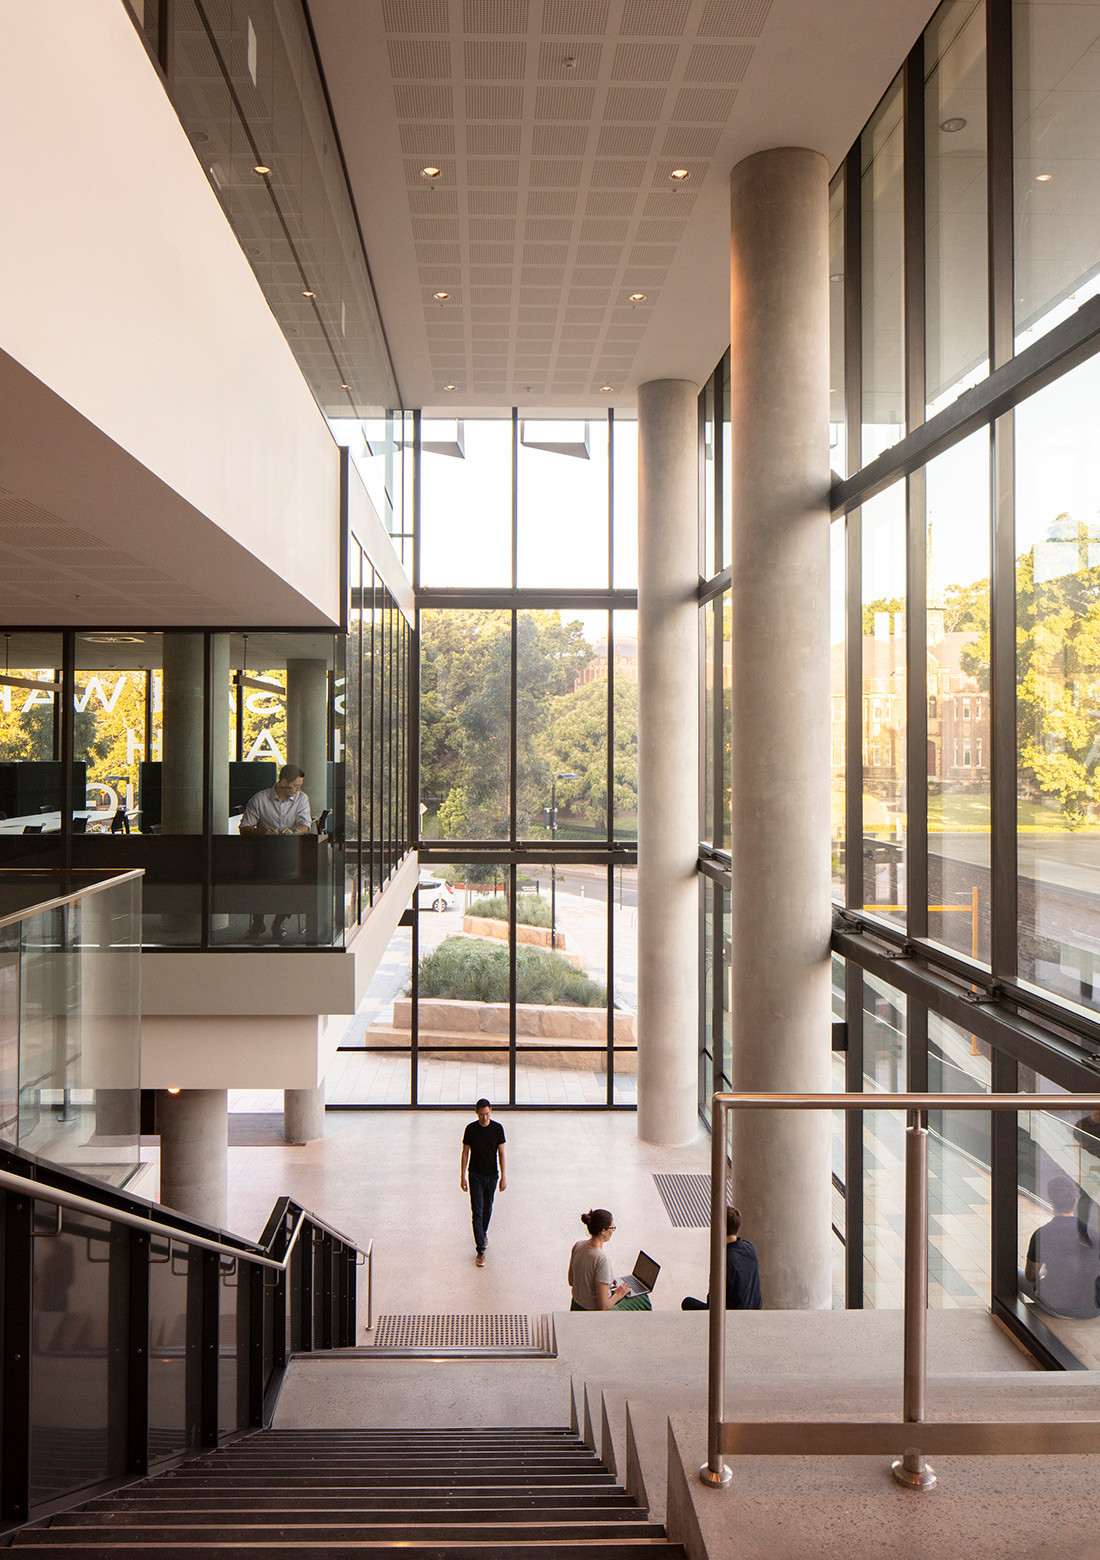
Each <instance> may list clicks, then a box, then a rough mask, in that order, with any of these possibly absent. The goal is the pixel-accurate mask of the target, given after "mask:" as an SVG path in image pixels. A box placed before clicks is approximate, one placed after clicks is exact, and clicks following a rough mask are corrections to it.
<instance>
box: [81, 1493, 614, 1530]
mask: <svg viewBox="0 0 1100 1560" xmlns="http://www.w3.org/2000/svg"><path fill="white" fill-rule="evenodd" d="M621 1498H622V1504H621V1505H610V1504H609V1503H608V1502H607V1501H600V1502H598V1503H597V1502H592V1503H590V1504H588V1505H581V1504H580V1503H579V1502H578V1503H574V1502H569V1503H568V1504H562V1503H555V1504H553V1505H551V1504H544V1503H542V1502H538V1501H534V1500H525V1501H517V1502H515V1503H513V1504H510V1505H505V1504H497V1505H495V1506H487V1505H473V1506H456V1505H455V1503H454V1502H453V1501H440V1502H439V1504H438V1505H436V1506H417V1505H393V1506H377V1505H371V1506H354V1507H349V1506H309V1507H304V1508H298V1509H295V1508H293V1507H291V1508H289V1509H288V1508H287V1507H285V1506H284V1507H282V1508H281V1509H280V1513H279V1518H280V1521H281V1522H282V1524H283V1525H284V1526H288V1525H297V1524H299V1523H301V1524H305V1525H307V1526H311V1525H312V1526H317V1525H322V1524H324V1523H336V1524H340V1523H349V1522H351V1521H358V1522H371V1521H373V1522H374V1523H376V1524H383V1523H384V1524H391V1523H393V1522H396V1521H398V1520H400V1521H402V1522H406V1523H411V1524H416V1523H431V1522H438V1521H439V1520H440V1513H441V1512H443V1513H447V1512H457V1513H461V1516H462V1520H463V1521H464V1522H484V1523H500V1522H535V1521H542V1522H586V1521H587V1522H590V1521H592V1520H593V1519H594V1515H598V1519H599V1521H601V1522H629V1521H633V1520H636V1519H637V1517H638V1512H639V1508H638V1507H637V1506H636V1505H635V1504H634V1503H633V1501H631V1500H630V1498H629V1496H624V1497H621ZM270 1519H271V1516H270V1507H268V1506H266V1505H265V1506H262V1507H259V1506H258V1507H256V1508H255V1510H254V1511H253V1512H248V1511H242V1510H241V1508H240V1507H239V1506H228V1505H220V1506H214V1507H205V1506H204V1507H201V1508H199V1510H198V1511H196V1508H195V1506H194V1505H192V1504H189V1505H188V1506H186V1507H182V1506H181V1507H178V1508H176V1507H170V1508H167V1509H166V1508H164V1507H158V1506H144V1505H140V1504H139V1505H138V1507H137V1509H134V1507H133V1506H131V1505H125V1506H121V1505H116V1506H108V1507H101V1508H98V1509H95V1510H93V1509H91V1508H86V1509H85V1510H84V1511H79V1512H76V1511H63V1512H59V1513H58V1514H57V1515H56V1516H55V1517H53V1518H52V1520H51V1523H50V1526H51V1527H55V1528H56V1527H74V1528H75V1527H96V1526H107V1525H109V1524H113V1525H115V1526H117V1527H182V1526H186V1524H187V1523H189V1522H196V1521H201V1522H202V1523H204V1524H205V1523H208V1522H212V1523H219V1522H220V1523H221V1524H222V1525H224V1524H225V1523H228V1522H233V1521H236V1522H238V1523H240V1524H241V1525H245V1524H249V1525H252V1524H262V1523H265V1522H270Z"/></svg>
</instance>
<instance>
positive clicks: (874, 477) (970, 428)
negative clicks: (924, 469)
mask: <svg viewBox="0 0 1100 1560" xmlns="http://www.w3.org/2000/svg"><path fill="white" fill-rule="evenodd" d="M1098 351H1100V298H1086V299H1085V301H1084V303H1082V304H1079V305H1078V308H1077V310H1076V312H1075V313H1074V314H1072V315H1071V316H1070V318H1069V319H1067V320H1063V321H1062V323H1061V324H1060V325H1055V326H1054V327H1053V328H1052V329H1051V330H1049V331H1047V333H1046V335H1044V336H1041V337H1040V339H1039V340H1038V341H1036V342H1034V343H1033V344H1032V345H1031V346H1030V347H1027V348H1025V349H1024V350H1023V351H1022V352H1018V353H1016V354H1015V356H1013V357H1012V358H1010V359H1009V360H1008V361H1007V362H1005V363H1002V364H1001V365H1000V367H998V368H995V369H994V370H993V371H992V372H991V373H990V374H989V376H988V378H986V379H983V380H982V381H981V383H980V384H977V385H974V386H973V388H972V389H970V390H966V391H964V392H963V394H962V395H960V396H959V398H958V399H957V400H955V401H952V403H951V405H950V406H947V407H945V408H944V409H943V411H942V412H937V413H936V415H935V417H931V418H929V419H928V421H927V422H925V423H922V424H921V426H920V427H919V428H914V429H913V431H912V433H907V434H906V436H905V438H904V439H899V440H898V442H897V443H896V444H893V445H891V447H890V448H889V449H888V450H885V451H884V452H883V453H882V454H881V455H879V456H877V457H876V458H875V459H874V460H872V461H871V462H869V464H868V465H867V466H865V467H864V468H863V469H862V470H860V471H858V472H857V473H856V475H854V476H851V477H849V478H847V479H846V480H845V481H843V482H836V483H834V484H833V489H832V493H831V495H830V505H831V508H832V512H833V514H834V515H837V514H842V513H844V512H845V511H846V510H849V509H854V508H856V507H857V506H858V505H859V504H862V503H866V502H867V500H868V499H869V498H874V497H876V496H877V495H878V494H879V493H882V492H884V491H885V489H886V488H888V487H890V486H891V484H892V483H894V482H896V481H897V480H898V479H899V478H900V477H903V476H908V475H909V473H910V472H913V471H916V470H917V469H918V468H919V467H920V466H923V465H926V464H927V463H928V462H929V461H930V460H932V459H934V458H935V456H937V455H942V454H943V453H944V451H945V450H949V449H952V448H954V446H955V445H956V444H959V443H961V441H962V440H963V439H966V438H969V436H970V435H971V434H972V433H976V432H977V431H978V429H980V428H984V427H985V426H987V424H989V423H990V422H992V421H993V419H995V418H997V417H1000V416H1001V415H1003V413H1005V412H1007V411H1010V410H1011V409H1012V408H1013V407H1014V406H1016V405H1017V404H1018V403H1019V402H1020V401H1023V400H1026V399H1027V398H1028V397H1029V396H1032V395H1035V394H1037V393H1038V392H1039V391H1040V390H1043V389H1045V388H1046V386H1047V385H1049V384H1053V383H1054V381H1055V380H1057V379H1061V378H1062V377H1063V376H1064V375H1066V374H1067V373H1069V371H1070V370H1071V369H1073V368H1077V367H1078V366H1079V365H1080V364H1081V363H1084V362H1087V361H1088V360H1089V358H1091V357H1094V356H1095V355H1096V353H1097V352H1098Z"/></svg>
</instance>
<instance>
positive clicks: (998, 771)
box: [989, 412, 1019, 979]
mask: <svg viewBox="0 0 1100 1560" xmlns="http://www.w3.org/2000/svg"><path fill="white" fill-rule="evenodd" d="M1014 442H1015V415H1014V413H1012V412H1007V413H1006V414H1005V415H1004V416H1003V417H999V418H998V419H997V421H996V423H995V424H994V426H993V430H992V443H991V448H990V462H991V472H990V474H991V483H992V492H991V499H992V505H991V508H992V528H993V538H992V540H993V571H992V580H991V584H992V592H991V594H992V604H991V611H990V679H989V681H990V725H991V734H992V744H993V752H992V755H991V762H990V767H991V784H990V805H989V813H990V818H989V823H990V866H991V875H992V923H991V928H990V931H991V948H990V969H991V971H992V973H993V975H994V976H995V977H996V976H1001V977H1002V978H1006V979H1007V978H1012V977H1014V976H1015V975H1016V969H1017V936H1018V881H1019V880H1018V864H1017V836H1016V784H1017V782H1016V537H1015V493H1014V487H1015V448H1014Z"/></svg>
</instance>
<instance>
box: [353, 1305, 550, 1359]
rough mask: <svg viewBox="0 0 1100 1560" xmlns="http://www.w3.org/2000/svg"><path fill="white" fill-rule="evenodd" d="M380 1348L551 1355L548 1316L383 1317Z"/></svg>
mask: <svg viewBox="0 0 1100 1560" xmlns="http://www.w3.org/2000/svg"><path fill="white" fill-rule="evenodd" d="M374 1346H375V1348H377V1349H390V1350H400V1351H401V1352H403V1353H410V1354H411V1353H423V1354H435V1353H440V1352H442V1351H448V1352H453V1353H461V1354H490V1353H491V1354H503V1353H508V1354H524V1355H531V1354H550V1353H551V1352H552V1351H551V1348H550V1328H549V1324H548V1322H547V1319H546V1317H545V1316H519V1315H507V1314H505V1315H492V1314H490V1315H465V1316H462V1315H458V1316H380V1317H379V1318H378V1322H377V1325H376V1328H375V1335H374Z"/></svg>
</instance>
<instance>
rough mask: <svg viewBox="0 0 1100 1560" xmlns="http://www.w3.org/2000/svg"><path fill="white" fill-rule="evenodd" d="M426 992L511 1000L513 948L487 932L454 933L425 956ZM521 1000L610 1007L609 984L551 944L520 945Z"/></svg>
mask: <svg viewBox="0 0 1100 1560" xmlns="http://www.w3.org/2000/svg"><path fill="white" fill-rule="evenodd" d="M419 989H420V995H421V996H422V997H439V998H442V999H443V1000H444V1001H449V1002H507V1000H508V949H507V947H505V946H502V945H501V944H500V943H498V942H489V941H488V940H487V939H486V938H484V937H448V938H446V939H445V940H444V941H443V942H441V943H440V945H439V947H438V948H436V949H434V950H433V951H432V952H431V953H428V954H425V956H424V958H422V959H421V961H420V980H419ZM516 1000H517V1002H522V1003H525V1004H526V1003H531V1004H534V1005H536V1006H539V1007H591V1008H599V1007H606V1006H607V987H606V986H601V985H600V983H599V982H598V981H595V980H589V978H588V976H587V975H583V974H582V973H581V971H580V970H578V969H577V968H576V967H575V966H574V965H572V964H570V962H569V960H568V959H563V958H562V957H561V955H560V954H557V953H552V952H551V950H550V949H549V948H529V947H527V946H526V945H523V944H519V945H517V947H516Z"/></svg>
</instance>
